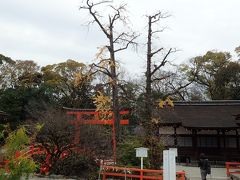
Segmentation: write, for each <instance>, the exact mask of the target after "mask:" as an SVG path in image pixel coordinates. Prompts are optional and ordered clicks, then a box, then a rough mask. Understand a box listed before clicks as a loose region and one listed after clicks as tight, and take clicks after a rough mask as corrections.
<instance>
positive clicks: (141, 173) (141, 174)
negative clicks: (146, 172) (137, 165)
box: [140, 169, 143, 180]
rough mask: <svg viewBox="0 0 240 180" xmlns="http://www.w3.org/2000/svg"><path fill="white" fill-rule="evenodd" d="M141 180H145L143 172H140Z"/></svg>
mask: <svg viewBox="0 0 240 180" xmlns="http://www.w3.org/2000/svg"><path fill="white" fill-rule="evenodd" d="M140 180H143V170H142V169H141V170H140Z"/></svg>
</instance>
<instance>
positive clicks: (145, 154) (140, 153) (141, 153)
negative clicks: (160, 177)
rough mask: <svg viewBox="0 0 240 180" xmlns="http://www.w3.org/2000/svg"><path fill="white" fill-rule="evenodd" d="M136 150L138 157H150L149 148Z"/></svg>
mask: <svg viewBox="0 0 240 180" xmlns="http://www.w3.org/2000/svg"><path fill="white" fill-rule="evenodd" d="M135 149H136V157H148V148H144V147H140V148H135Z"/></svg>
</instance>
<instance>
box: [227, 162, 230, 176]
mask: <svg viewBox="0 0 240 180" xmlns="http://www.w3.org/2000/svg"><path fill="white" fill-rule="evenodd" d="M226 171H227V172H226V173H227V176H229V174H230V173H229V164H228V162H226Z"/></svg>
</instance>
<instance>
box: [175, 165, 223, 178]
mask: <svg viewBox="0 0 240 180" xmlns="http://www.w3.org/2000/svg"><path fill="white" fill-rule="evenodd" d="M177 171H185V172H186V176H187V178H188V179H189V180H201V178H200V177H201V175H200V170H199V167H189V166H177ZM211 172H212V173H211V176H209V175H208V176H207V180H227V179H228V178H227V176H226V168H211Z"/></svg>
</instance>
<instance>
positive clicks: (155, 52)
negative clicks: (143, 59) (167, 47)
mask: <svg viewBox="0 0 240 180" xmlns="http://www.w3.org/2000/svg"><path fill="white" fill-rule="evenodd" d="M162 50H163V48H159V49H158V50H156V51H154V52H152V53H151V54H150V56H151V57H152V56H154V54H157V53H159V52H160V51H162Z"/></svg>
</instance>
